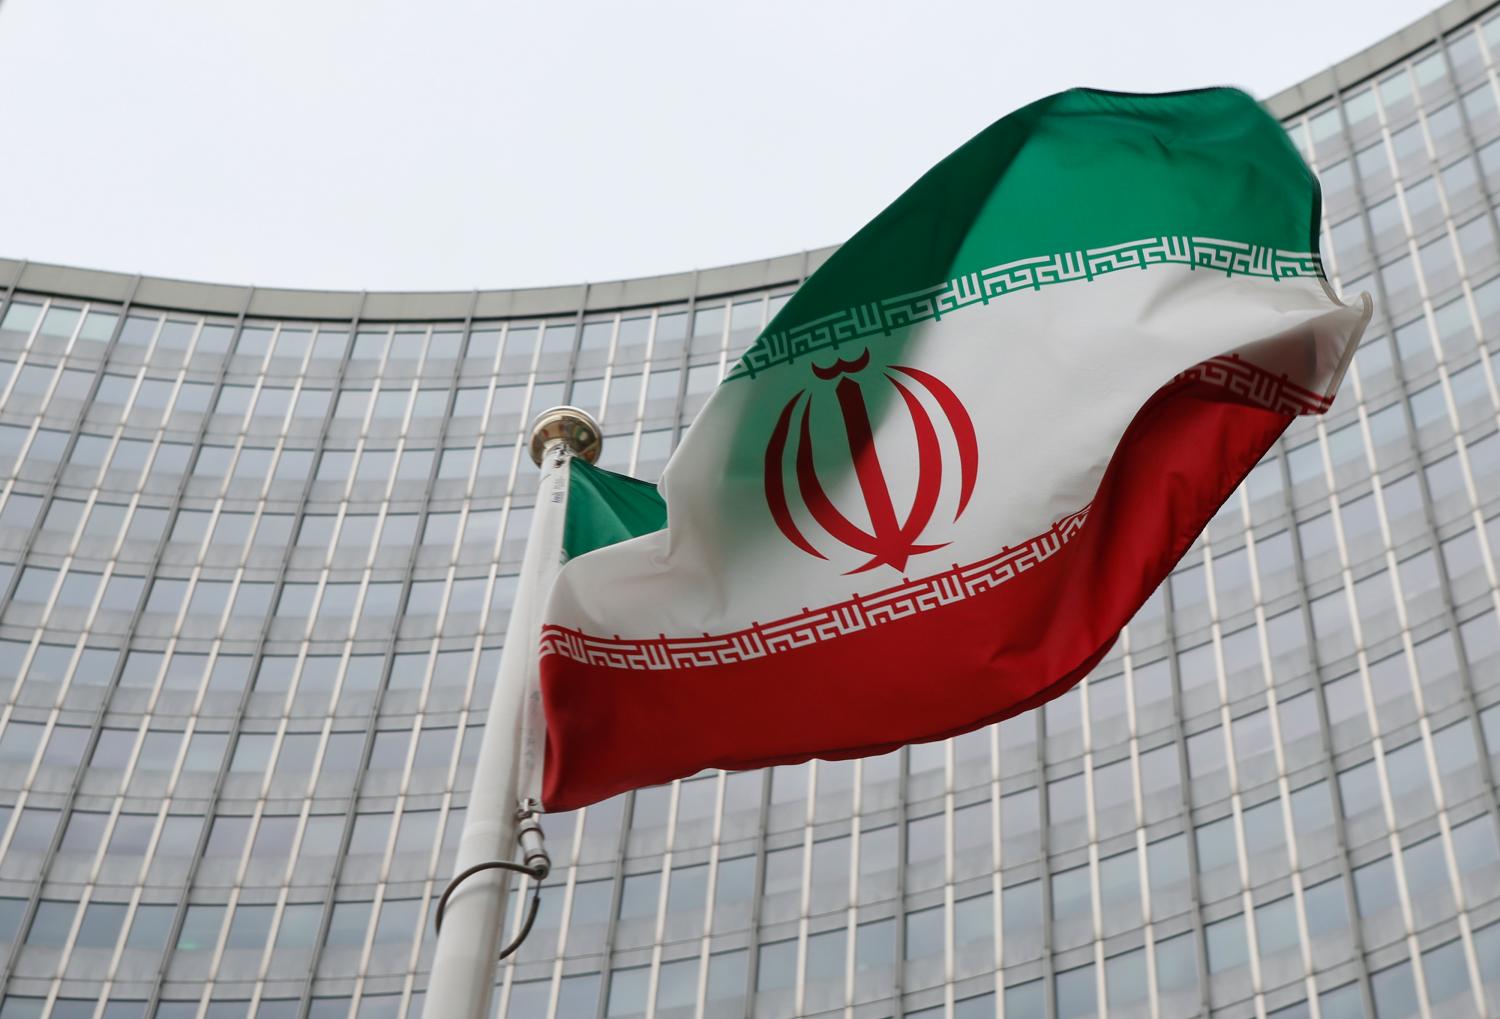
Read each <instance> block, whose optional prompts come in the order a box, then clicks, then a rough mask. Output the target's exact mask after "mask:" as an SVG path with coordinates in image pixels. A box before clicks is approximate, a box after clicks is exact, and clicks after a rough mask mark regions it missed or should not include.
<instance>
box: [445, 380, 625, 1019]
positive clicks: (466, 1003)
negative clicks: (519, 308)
mask: <svg viewBox="0 0 1500 1019" xmlns="http://www.w3.org/2000/svg"><path fill="white" fill-rule="evenodd" d="M602 441H603V440H602V439H601V438H600V435H599V426H598V425H597V424H595V423H594V420H593V418H591V417H589V415H588V414H587V413H585V412H584V411H581V410H578V409H577V408H576V407H554V408H552V409H551V410H548V411H544V412H543V413H542V414H541V415H540V416H539V417H538V418H537V419H536V422H535V423H534V424H533V425H532V426H531V440H530V445H531V456H532V459H533V460H534V461H536V463H537V466H539V467H540V468H541V470H542V476H541V480H540V481H539V483H538V485H537V497H536V509H535V511H534V512H533V515H532V518H531V529H530V531H529V532H528V534H527V539H526V552H525V555H524V556H523V557H522V560H521V575H520V580H519V581H518V583H517V586H516V597H515V602H514V604H513V605H512V606H511V612H510V622H509V623H508V625H507V626H506V629H505V653H504V654H503V655H502V657H501V659H500V669H499V674H498V675H497V676H496V677H495V687H494V691H493V693H492V694H491V696H490V710H489V715H488V716H487V719H486V724H485V727H484V735H483V737H482V738H481V739H480V741H479V760H478V761H477V762H476V764H475V766H474V781H473V785H472V789H471V791H470V793H469V806H468V811H467V813H466V814H465V815H464V829H463V835H462V837H461V838H460V840H459V843H458V855H457V859H456V860H455V861H454V865H453V873H454V874H462V873H463V872H464V871H465V870H467V869H468V868H470V867H473V866H476V865H478V864H483V863H486V862H489V861H492V860H513V859H514V858H515V855H516V826H517V820H518V818H517V808H518V807H519V806H520V801H521V799H522V798H523V797H529V796H532V795H534V793H533V792H532V791H531V790H529V789H528V790H523V789H520V788H519V787H518V783H519V782H521V781H526V782H527V784H528V785H529V784H531V781H532V777H533V776H539V775H540V774H541V768H540V763H541V762H540V759H539V754H540V750H541V746H540V740H539V739H529V740H523V739H522V731H523V719H524V713H525V711H526V708H527V701H528V699H530V698H532V697H533V695H534V691H533V689H532V688H533V687H534V685H535V683H536V668H535V662H536V645H537V634H538V633H539V632H540V629H541V611H542V603H543V602H544V600H545V599H546V597H547V592H548V591H550V590H551V588H552V581H553V579H554V578H555V577H556V575H557V570H558V567H559V566H560V565H561V559H562V533H563V516H564V513H565V511H566V507H567V491H568V461H569V460H570V459H572V458H573V457H574V456H581V457H583V458H584V459H586V460H588V461H590V462H592V461H594V460H596V459H597V458H598V456H599V449H600V446H601V445H602ZM523 757H525V758H527V759H526V760H522V758H523ZM523 776H524V778H523ZM512 878H513V875H512V873H511V872H509V871H504V870H484V871H480V872H478V873H476V874H473V875H472V876H470V877H468V878H467V879H465V880H464V881H463V882H462V883H460V884H459V885H458V886H457V887H456V888H455V889H454V890H453V893H452V896H451V897H450V898H449V899H448V902H447V906H446V909H445V911H444V915H443V926H442V930H441V932H440V933H439V934H438V942H437V949H436V951H435V952H434V953H433V958H432V972H431V974H430V975H429V976H428V980H427V1002H426V1005H425V1007H424V1008H423V1011H422V1016H423V1019H489V1014H490V1011H489V1006H490V994H491V990H492V987H493V984H494V982H495V968H496V962H497V959H498V956H499V954H500V947H501V946H500V934H501V928H502V926H503V924H504V920H505V901H506V899H507V897H508V892H509V889H510V883H511V880H512Z"/></svg>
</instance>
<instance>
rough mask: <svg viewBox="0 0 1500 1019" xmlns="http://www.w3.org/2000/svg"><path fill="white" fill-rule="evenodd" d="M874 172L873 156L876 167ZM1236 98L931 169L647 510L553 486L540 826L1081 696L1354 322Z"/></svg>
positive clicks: (1133, 116)
mask: <svg viewBox="0 0 1500 1019" xmlns="http://www.w3.org/2000/svg"><path fill="white" fill-rule="evenodd" d="M893 137H895V136H894V135H893ZM1318 230H1319V192H1318V185H1317V181H1316V179H1315V178H1314V177H1313V175H1312V173H1311V172H1310V171H1309V170H1308V168H1307V166H1306V165H1305V164H1304V163H1303V161H1302V159H1301V158H1300V157H1299V156H1298V154H1297V152H1296V150H1295V149H1294V148H1293V147H1292V145H1291V143H1290V142H1289V141H1288V139H1287V137H1286V135H1285V134H1284V133H1283V131H1282V129H1281V127H1280V126H1279V125H1278V124H1277V123H1276V121H1275V120H1274V119H1272V118H1271V117H1270V116H1268V115H1267V114H1266V113H1265V112H1264V111H1262V110H1261V109H1260V107H1259V106H1258V105H1257V104H1256V103H1255V101H1254V100H1252V99H1251V98H1250V97H1249V96H1247V95H1245V94H1244V93H1242V92H1238V91H1234V90H1231V89H1209V90H1203V91H1194V92H1184V93H1174V94H1167V95H1120V94H1114V93H1108V92H1096V91H1084V90H1075V91H1070V92H1065V93H1062V94H1060V95H1055V96H1052V97H1050V98H1047V99H1043V100H1041V101H1039V102H1036V103H1033V104H1032V105H1030V106H1027V107H1025V108H1024V109H1022V110H1019V111H1018V112H1016V113H1013V114H1011V115H1010V116H1008V117H1006V118H1004V119H1003V120H1000V121H999V122H998V123H996V124H994V125H992V126H991V127H989V128H988V129H986V130H985V131H984V132H982V133H981V134H980V135H979V136H978V137H976V138H974V139H973V140H972V141H970V142H969V143H968V144H966V145H964V146H963V147H962V148H960V149H959V150H958V151H957V152H955V153H953V154H952V155H951V156H949V157H948V158H947V159H945V160H943V161H942V162H941V163H939V164H938V165H937V166H936V167H934V168H933V169H932V170H931V171H929V172H928V173H927V174H926V175H925V176H923V177H922V178H921V179H920V180H919V181H917V183H916V184H914V185H913V186H912V187H911V188H910V190H908V191H907V192H906V193H905V194H903V195H901V197H899V198H898V199H896V201H895V202H893V203H892V204H891V206H890V207H889V208H887V209H886V210H885V211H884V212H882V213H880V215H878V216H877V217H876V218H875V219H874V220H873V221H872V222H871V223H870V224H869V225H868V226H866V227H865V228H864V229H862V230H860V231H859V233H857V234H856V235H855V236H854V237H853V238H852V239H850V240H849V241H848V242H847V243H846V244H845V245H844V246H843V247H842V248H840V249H839V251H838V252H837V253H836V254H835V255H834V256H833V257H832V258H830V259H829V261H828V262H827V263H826V264H825V265H824V266H823V267H822V268H820V269H819V270H818V271H817V273H816V274H815V275H813V276H812V277H811V278H810V279H808V280H807V282H806V283H805V284H804V285H803V286H802V288H801V289H800V290H799V291H798V292H797V293H796V295H795V296H794V297H793V298H792V299H791V300H790V301H789V302H788V303H787V305H786V306H785V308H783V309H782V311H781V312H780V314H778V315H777V316H776V318H775V320H774V321H772V322H771V324H770V325H769V326H768V327H767V328H766V330H765V331H764V332H763V333H762V334H761V335H760V337H759V338H758V339H757V340H756V341H755V343H754V344H753V345H752V346H751V348H750V349H749V350H748V351H747V352H746V353H745V355H744V356H743V358H742V359H741V360H740V361H739V363H738V364H737V365H735V366H734V367H733V368H732V370H730V371H729V372H728V374H727V376H726V378H725V379H724V381H723V382H722V384H721V385H720V386H719V387H718V389H717V390H716V391H715V392H714V394H713V396H712V397H711V399H710V400H709V401H708V405H707V406H706V408H705V409H704V410H703V412H702V414H701V416H700V417H699V418H698V419H697V421H696V423H694V425H693V426H692V428H691V430H690V431H689V432H688V433H687V435H686V436H685V438H684V439H683V441H682V444H681V445H680V446H679V448H678V449H677V451H676V453H675V455H674V456H673V457H672V459H671V461H670V462H669V463H668V465H667V468H666V471H665V474H664V475H663V477H662V481H661V485H660V487H659V490H658V489H657V488H656V487H653V486H650V485H646V484H644V483H641V482H637V481H632V480H630V479H627V478H622V477H620V476H618V475H613V474H609V473H607V472H604V471H600V470H598V469H596V468H592V467H589V466H588V465H587V464H584V463H583V462H581V461H578V460H574V461H573V463H572V466H571V468H570V491H569V495H568V508H567V514H566V522H565V537H564V549H565V553H566V555H567V556H568V560H567V562H566V564H565V565H564V566H563V567H562V568H561V571H560V572H559V573H558V575H557V579H556V583H555V585H554V586H553V589H552V591H551V594H550V596H549V597H548V599H547V601H546V604H545V607H544V609H543V610H542V616H543V622H542V628H541V634H540V655H539V659H538V668H539V675H540V683H541V692H542V702H543V705H544V709H545V720H546V736H545V740H546V747H545V767H544V778H543V789H542V794H543V801H544V803H545V804H546V806H547V808H548V809H552V810H567V809H571V808H574V807H579V806H583V805H585V804H589V803H593V802H595V801H597V800H600V799H603V798H605V797H607V796H611V795H614V794H616V793H619V792H622V791H624V790H627V789H632V788H636V787H639V786H645V785H651V784H655V783H660V782H665V781H668V780H670V779H675V778H680V777H683V776H686V775H691V774H693V773H695V772H697V771H700V770H701V769H704V768H726V769H743V768H758V767H764V766H766V765H773V764H788V763H794V762H800V761H804V760H806V759H808V758H811V757H821V758H827V759H837V758H848V757H859V756H863V755H867V754H878V753H883V752H885V751H889V750H891V749H893V748H895V747H898V746H900V745H902V744H905V743H912V742H920V741H925V740H936V739H943V738H946V737H950V736H954V735H957V734H959V733H963V732H967V731H968V730H971V729H974V728H976V727H978V726H983V725H988V724H990V723H992V722H997V721H1000V720H1001V719H1004V718H1007V717H1009V716H1011V715H1014V714H1017V713H1018V712H1022V711H1026V710H1028V709H1030V708H1033V707H1036V706H1037V705H1039V704H1041V703H1043V702H1045V701H1047V700H1049V699H1050V698H1053V697H1056V696H1058V695H1059V694H1061V693H1063V692H1064V691H1066V690H1067V689H1068V688H1069V687H1071V686H1072V685H1073V684H1075V683H1077V682H1078V681H1079V680H1080V679H1081V678H1082V677H1083V676H1085V675H1086V674H1087V673H1088V672H1089V670H1090V669H1091V668H1093V667H1094V665H1095V664H1096V663H1097V662H1098V661H1099V660H1100V658H1102V657H1103V656H1104V654H1105V653H1106V652H1107V651H1108V650H1109V648H1110V646H1111V645H1112V644H1113V643H1114V641H1115V638H1116V636H1117V635H1118V633H1119V631H1120V629H1121V627H1123V626H1124V625H1125V623H1126V622H1127V621H1128V620H1129V619H1130V618H1131V616H1132V615H1133V614H1134V613H1135V612H1136V610H1137V609H1138V608H1139V607H1140V605H1141V603H1142V602H1143V601H1145V599H1146V598H1147V597H1148V596H1149V595H1150V594H1151V593H1152V591H1154V590H1155V589H1156V587H1157V586H1158V585H1159V584H1160V583H1161V582H1162V580H1163V579H1164V578H1165V577H1166V575H1167V573H1168V572H1169V571H1170V570H1171V569H1172V566H1173V565H1174V564H1175V563H1176V562H1177V561H1178V559H1179V558H1180V557H1181V556H1182V554H1183V553H1184V552H1185V551H1186V550H1187V549H1188V547H1189V546H1190V545H1191V544H1192V543H1193V541H1194V539H1195V538H1196V537H1197V536H1198V534H1199V532H1200V531H1201V530H1202V529H1203V527H1204V526H1205V524H1206V523H1207V522H1208V520H1209V519H1210V518H1211V517H1212V516H1213V514H1214V513H1215V511H1216V510H1217V509H1218V508H1219V506H1220V505H1221V504H1222V503H1223V502H1224V500H1225V499H1226V498H1227V497H1228V496H1229V495H1230V494H1231V493H1232V492H1233V491H1234V490H1235V488H1236V486H1238V485H1239V484H1240V482H1241V481H1242V480H1243V479H1244V477H1245V475H1246V473H1247V472H1248V471H1249V470H1250V469H1251V468H1252V467H1253V466H1254V465H1255V463H1256V462H1257V461H1258V460H1260V458H1261V457H1262V456H1263V455H1264V454H1265V452H1266V451H1267V450H1268V449H1269V448H1270V446H1271V444H1272V443H1274V442H1275V441H1276V439H1277V437H1278V436H1279V435H1281V433H1282V432H1283V430H1284V429H1285V428H1286V427H1287V425H1288V424H1289V423H1290V422H1291V420H1292V419H1293V417H1295V416H1296V415H1299V414H1320V413H1322V412H1323V411H1325V410H1327V409H1328V407H1329V405H1330V404H1331V403H1332V400H1333V396H1334V392H1335V389H1336V387H1337V385H1338V382H1339V379H1340V377H1341V376H1342V374H1343V372H1344V369H1345V367H1346V365H1347V364H1348V362H1349V360H1350V357H1351V356H1352V354H1353V351H1354V348H1355V345H1356V344H1357V342H1358V337H1359V334H1360V332H1361V330H1362V328H1363V326H1364V324H1365V322H1366V321H1367V320H1368V318H1369V315H1370V302H1369V298H1368V297H1366V296H1364V295H1360V297H1359V299H1358V300H1357V301H1356V302H1355V303H1354V304H1352V305H1346V304H1344V303H1342V302H1341V301H1340V300H1339V299H1338V297H1337V296H1335V295H1334V293H1333V292H1332V291H1331V290H1330V288H1329V286H1328V283H1327V281H1326V279H1325V278H1324V275H1323V270H1322V266H1321V263H1320V260H1319V256H1318Z"/></svg>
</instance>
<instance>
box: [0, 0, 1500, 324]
mask: <svg viewBox="0 0 1500 1019" xmlns="http://www.w3.org/2000/svg"><path fill="white" fill-rule="evenodd" d="M1493 6H1495V2H1494V0H1448V2H1447V3H1445V4H1443V5H1442V6H1441V7H1439V8H1437V9H1436V10H1434V11H1432V12H1430V13H1428V14H1426V15H1424V16H1422V17H1421V18H1418V19H1417V20H1416V21H1414V22H1412V23H1411V24H1409V25H1407V26H1405V27H1404V28H1402V29H1400V30H1398V31H1396V32H1393V33H1392V34H1390V35H1388V36H1386V37H1385V38H1384V39H1382V40H1380V41H1379V42H1377V43H1375V44H1374V45H1373V46H1368V47H1366V48H1365V49H1363V50H1361V51H1360V52H1359V53H1356V54H1354V55H1353V56H1351V57H1348V58H1346V59H1345V60H1342V61H1340V62H1339V63H1337V64H1334V65H1333V66H1332V67H1330V68H1328V69H1327V70H1324V71H1320V72H1319V73H1317V74H1315V75H1313V76H1312V77H1310V78H1307V79H1306V80H1304V81H1301V82H1298V83H1297V84H1295V85H1293V86H1291V87H1290V88H1286V89H1283V90H1282V91H1280V92H1278V93H1276V94H1275V95H1273V96H1271V97H1270V98H1269V99H1267V100H1265V106H1266V108H1267V109H1268V110H1270V112H1271V113H1272V114H1273V115H1274V116H1275V117H1277V118H1278V119H1281V120H1285V119H1287V118H1289V117H1294V116H1297V115H1298V114H1300V113H1303V112H1305V111H1307V110H1310V109H1312V108H1313V107H1315V106H1317V105H1319V104H1321V103H1323V102H1325V101H1327V100H1328V99H1330V98H1332V97H1333V96H1334V95H1335V94H1336V93H1337V92H1339V91H1341V90H1342V89H1347V88H1348V87H1349V86H1350V85H1353V84H1357V83H1358V82H1360V81H1363V80H1364V79H1366V78H1370V77H1373V76H1375V75H1378V74H1379V73H1381V72H1382V71H1384V70H1385V69H1386V68H1388V67H1390V66H1392V65H1393V64H1396V63H1398V62H1400V61H1401V60H1403V59H1405V58H1406V57H1408V56H1410V55H1412V54H1413V53H1416V52H1418V51H1419V50H1421V49H1422V48H1424V47H1426V46H1428V45H1431V44H1432V43H1433V42H1434V41H1435V40H1437V39H1439V38H1441V37H1442V36H1443V35H1444V34H1446V33H1447V32H1450V31H1452V30H1453V29H1455V28H1457V27H1459V26H1461V25H1463V24H1464V23H1466V22H1469V21H1472V20H1474V19H1475V18H1476V17H1478V16H1479V15H1480V14H1482V13H1483V12H1485V11H1486V10H1488V9H1490V8H1491V7H1493ZM836 248H837V246H836V245H835V246H830V247H825V248H817V249H814V250H810V251H800V252H795V253H793V254H788V255H779V256H776V257H773V258H763V259H758V260H755V261H750V262H739V263H736V264H734V265H722V266H715V267H713V268H709V269H696V270H690V271H687V272H678V273H669V274H666V275H661V276H642V277H637V278H634V279H623V280H609V281H606V282H602V283H575V284H568V285H563V286H551V287H526V288H520V289H514V290H498V289H497V290H479V291H477V292H475V291H471V290H454V291H420V290H381V291H371V292H368V293H361V292H359V291H354V290H302V289H296V288H289V287H256V286H243V285H234V284H225V283H204V282H198V281H193V280H179V279H170V278H165V277H159V276H141V277H139V284H138V285H137V284H136V281H137V277H135V276H133V275H131V274H129V273H119V272H108V271H105V270H99V269H82V268H77V267H73V266H64V265H50V264H46V263H41V262H26V261H18V260H15V259H7V258H0V290H3V289H7V288H10V287H12V286H14V288H15V289H16V290H19V291H31V292H37V293H45V294H53V295H57V296H64V297H73V298H78V299H81V300H91V301H109V302H121V301H124V300H125V298H126V295H127V294H129V293H130V292H131V288H132V286H136V289H135V296H134V303H136V304H138V305H142V306H146V307H153V308H162V309H166V310H178V311H192V312H196V313H207V314H223V315H237V314H239V313H240V312H241V311H242V310H247V313H248V314H249V315H250V316H252V317H264V318H278V319H334V320H337V319H349V318H353V317H354V315H355V314H356V312H358V313H359V314H360V315H361V317H363V318H365V319H368V320H370V321H387V322H390V321H395V322H401V321H412V322H416V321H444V320H461V319H464V318H466V317H468V316H469V315H470V314H472V315H473V316H474V317H476V318H515V317H541V316H548V315H566V314H577V312H578V310H579V309H580V307H581V308H582V309H583V310H584V312H589V311H612V310H616V309H621V308H632V307H649V306H653V305H661V304H673V303H677V302H684V301H687V300H690V299H691V298H694V297H697V296H701V295H720V294H733V293H736V292H740V291H749V290H758V289H763V288H765V287H771V286H776V285H777V284H785V283H790V282H797V281H800V280H802V279H804V278H806V276H807V275H808V274H809V273H811V272H812V271H813V270H814V269H816V268H817V267H818V266H820V265H822V264H823V262H825V261H827V259H828V257H829V256H830V255H831V254H833V252H834V251H835V250H836Z"/></svg>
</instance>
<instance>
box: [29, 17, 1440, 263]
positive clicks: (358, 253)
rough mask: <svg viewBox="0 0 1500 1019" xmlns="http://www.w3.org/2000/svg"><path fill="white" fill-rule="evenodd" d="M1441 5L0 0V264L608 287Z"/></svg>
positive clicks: (718, 256)
mask: <svg viewBox="0 0 1500 1019" xmlns="http://www.w3.org/2000/svg"><path fill="white" fill-rule="evenodd" d="M1433 6H1435V3H1434V0H1312V2H1309V0H1295V2H1294V0H1237V2H1233V3H1231V2H1227V0H1206V2H1205V0H1175V2H1171V0H1135V2H1132V3H1119V2H1110V3H1104V2H1099V0H1094V2H1088V3H1059V2H1041V3H1037V2H1026V3H1021V2H1018V0H969V2H966V3H951V2H941V0H922V2H910V0H908V2H904V3H882V2H874V0H866V2H862V3H852V2H837V3H835V2H818V0H757V2H756V3H725V2H722V0H720V2H715V0H694V2H673V3H658V2H646V0H637V2H632V3H620V2H613V3H611V2H605V0H597V2H593V3H580V2H577V0H552V2H539V3H528V4H518V3H505V2H500V0H407V2H404V3H396V2H393V0H239V2H237V3H232V2H230V0H132V2H130V3H122V2H119V0H0V256H6V257H12V258H30V259H33V260H36V261H45V262H61V263H65V264H72V265H83V266H90V267H95V268H103V269H114V270H120V271H126V272H144V273H149V274H153V275H164V276H178V277H184V278H189V279H202V280H211V281H215V282H226V283H256V284H260V285H267V286H301V287H327V288H352V289H372V290H377V289H391V288H414V289H468V288H471V287H476V286H478V287H513V286H530V285H538V284H549V283H574V282H581V281H584V280H605V279H616V278H620V277H625V276H641V275H649V274H654V273H661V272H674V271H679V270H684V269H691V268H694V267H700V266H713V265H720V264H723V263H727V262H737V261H743V260H748V259H754V258H762V257H766V256H771V255H780V254H786V253H788V252H792V251H798V250H801V249H803V248H809V247H819V246H822V245H825V244H833V243H837V242H839V241H842V240H843V239H844V238H845V237H847V236H848V235H850V234H851V233H853V232H854V231H855V230H856V229H858V228H859V227H860V226H861V225H862V224H863V223H865V222H866V221H867V220H868V219H870V218H871V217H872V216H873V215H874V214H875V213H876V212H878V211H879V210H880V209H881V208H882V207H883V206H884V205H885V204H886V203H887V202H889V201H890V200H891V199H892V198H893V197H895V196H896V195H897V194H899V193H900V191H901V190H902V189H903V188H904V187H906V186H907V185H908V184H910V183H911V182H912V181H913V180H915V179H916V177H917V176H918V175H919V174H920V173H921V172H922V171H924V170H925V169H927V168H928V167H929V166H931V165H932V164H933V163H934V162H936V161H937V160H938V159H940V158H941V157H942V156H944V155H945V154H947V153H948V152H949V151H951V150H952V149H953V148H954V147H956V146H957V145H959V144H960V143H962V142H963V141H964V140H965V139H966V138H968V137H969V136H971V135H973V134H974V133H976V132H977V131H979V130H980V129H981V128H983V127H984V126H985V125H986V124H988V123H990V122H991V121H992V120H995V119H996V118H998V117H1000V116H1002V115H1004V114H1005V113H1007V112H1009V111H1011V110H1013V109H1015V108H1016V107H1018V106H1020V105H1022V104H1024V103H1026V102H1028V101H1030V100H1032V99H1035V98H1037V97H1039V96H1042V95H1046V94H1047V93H1049V92H1053V91H1057V90H1058V89H1062V88H1066V87H1068V86H1071V85H1093V86H1098V87H1105V88H1114V89H1125V90H1139V91H1156V90H1166V89H1179V88H1189V87H1193V86H1199V85H1210V84H1237V85H1240V86H1241V87H1244V88H1246V89H1248V90H1249V91H1250V92H1251V93H1252V94H1255V95H1257V96H1261V97H1265V96H1269V95H1271V94H1273V93H1275V92H1277V91H1279V90H1280V89H1281V88H1283V87H1285V86H1288V85H1291V84H1293V83H1295V82H1297V81H1299V80H1301V79H1302V78H1304V77H1306V76H1308V75H1310V74H1313V73H1315V72H1317V71H1320V70H1322V69H1323V68H1325V67H1327V66H1328V65H1329V64H1331V63H1333V62H1335V61H1337V60H1340V59H1343V58H1344V57H1346V56H1349V55H1350V54H1352V53H1354V52H1355V51H1357V50H1359V49H1361V48H1363V47H1364V46H1366V45H1368V44H1370V43H1372V42H1375V41H1376V40H1378V39H1380V38H1383V37H1384V36H1385V35H1387V34H1389V33H1390V32H1392V31H1394V30H1396V29H1398V28H1400V27H1402V26H1403V25H1405V24H1407V23H1408V22H1410V21H1412V20H1414V19H1415V18H1417V17H1419V16H1421V15H1422V14H1424V13H1426V12H1427V11H1428V10H1429V9H1430V8H1431V7H1433Z"/></svg>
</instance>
